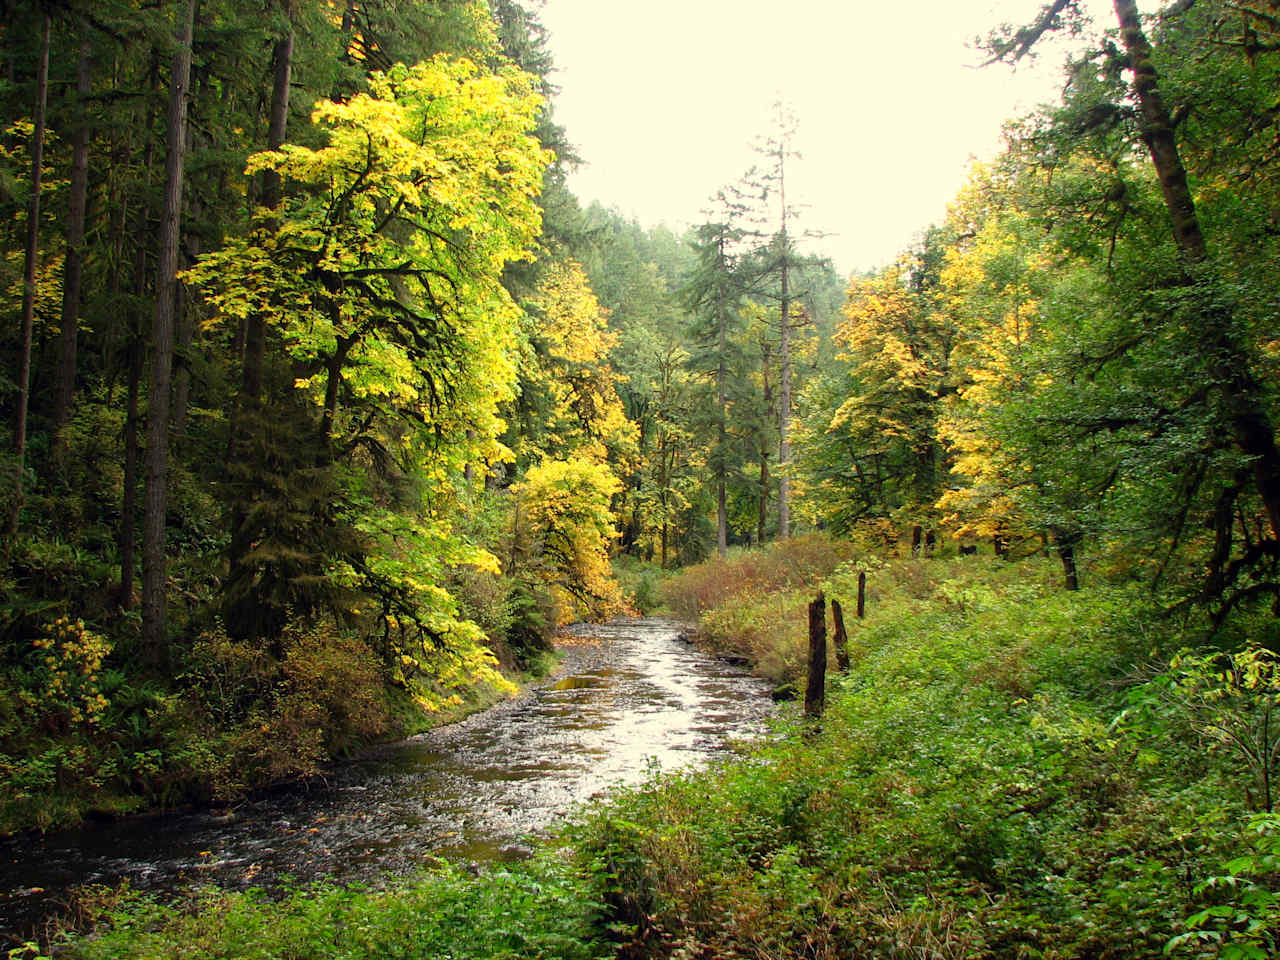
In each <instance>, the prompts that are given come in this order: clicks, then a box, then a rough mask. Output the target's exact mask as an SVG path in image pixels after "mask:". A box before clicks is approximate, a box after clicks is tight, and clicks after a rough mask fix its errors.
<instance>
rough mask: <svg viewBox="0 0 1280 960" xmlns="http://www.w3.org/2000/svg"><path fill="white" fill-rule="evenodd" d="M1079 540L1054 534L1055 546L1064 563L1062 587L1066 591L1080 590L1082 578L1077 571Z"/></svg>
mask: <svg viewBox="0 0 1280 960" xmlns="http://www.w3.org/2000/svg"><path fill="white" fill-rule="evenodd" d="M1077 542H1078V540H1077V539H1074V538H1071V537H1065V536H1060V535H1058V534H1054V545H1055V546H1056V548H1057V551H1058V558H1059V559H1060V560H1061V561H1062V586H1063V589H1064V590H1079V589H1080V577H1079V574H1078V573H1077V571H1076V543H1077Z"/></svg>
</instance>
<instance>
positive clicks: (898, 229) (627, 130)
mask: <svg viewBox="0 0 1280 960" xmlns="http://www.w3.org/2000/svg"><path fill="white" fill-rule="evenodd" d="M1040 4H1041V0H786V2H781V3H779V2H777V0H768V2H766V0H647V2H645V3H620V2H616V0H546V2H545V4H543V5H541V6H540V16H541V19H542V22H543V24H544V25H545V26H546V27H547V29H548V30H549V31H550V34H551V38H550V47H551V52H552V55H553V57H554V58H555V63H556V67H557V70H556V73H555V74H554V75H553V77H552V79H553V81H554V82H555V83H557V84H558V85H559V87H560V93H559V96H558V97H557V99H556V114H555V115H556V120H557V121H558V122H559V123H560V124H562V125H563V126H564V127H565V128H566V129H567V131H568V135H569V139H570V141H571V142H573V143H574V144H575V145H576V146H577V148H578V152H579V154H580V155H581V156H582V157H583V159H584V160H585V161H586V163H585V164H584V166H583V167H582V168H581V169H579V170H578V171H577V172H576V173H575V174H573V175H572V176H571V178H570V187H571V188H572V189H573V191H574V193H575V194H577V196H578V198H579V199H580V200H581V201H582V202H583V204H584V205H585V204H588V203H590V202H591V201H592V200H599V201H600V202H601V203H602V204H604V205H605V206H607V207H613V208H616V209H617V210H619V211H620V212H621V213H623V214H624V215H626V216H628V217H634V218H636V219H637V220H639V221H640V222H641V223H642V224H644V225H645V226H654V225H656V224H658V223H666V224H668V225H669V226H671V227H673V228H674V229H681V228H683V227H684V226H686V225H689V224H694V223H698V222H701V220H702V219H703V218H702V216H701V212H702V211H703V210H704V209H705V208H706V207H707V205H708V204H707V201H708V198H709V197H710V196H711V195H712V194H714V193H715V191H716V190H717V189H719V188H720V187H721V186H724V185H726V184H729V183H732V182H734V181H736V180H737V179H738V178H739V177H740V176H741V175H742V173H743V172H744V171H745V170H746V169H747V168H748V167H750V166H751V165H752V164H753V163H754V162H756V157H755V156H754V155H753V154H752V152H751V150H750V146H749V145H750V143H751V142H752V141H753V140H755V139H758V138H760V137H762V136H764V135H767V134H768V133H769V132H770V120H769V118H770V114H771V106H772V104H773V103H774V102H776V101H778V100H782V101H783V102H785V103H788V104H789V105H790V106H791V108H792V110H793V111H794V113H795V114H796V116H797V118H798V120H799V130H798V134H797V139H796V147H797V149H798V150H799V151H800V153H801V155H802V157H801V159H799V160H797V161H793V163H792V164H791V166H790V167H789V168H788V186H787V189H788V196H789V197H791V196H794V197H795V198H796V200H798V201H800V202H803V203H806V204H808V207H807V209H805V210H804V211H803V215H802V217H801V225H802V226H804V227H807V228H809V229H812V230H818V231H822V232H824V233H827V234H830V235H829V236H827V237H825V238H823V239H821V240H815V241H813V242H812V243H811V248H812V249H811V251H810V252H815V253H825V254H827V255H828V256H830V257H831V258H832V259H833V260H834V261H835V264H836V268H837V270H839V271H840V273H841V274H845V275H847V274H848V273H849V272H850V271H852V270H855V269H863V268H867V267H874V266H878V265H881V264H883V263H886V262H888V261H889V260H891V259H893V257H894V256H895V255H896V254H897V253H898V252H899V251H900V250H902V249H903V248H904V247H905V246H907V245H908V244H909V243H910V242H911V239H912V237H913V236H914V235H915V234H917V233H919V232H920V231H922V230H923V229H924V228H925V227H927V226H928V225H929V224H930V223H934V222H937V221H939V220H941V218H942V217H943V215H944V213H945V210H946V205H947V202H948V201H949V200H950V199H951V198H952V197H953V196H954V195H955V193H956V191H957V190H958V189H959V187H960V186H961V185H962V184H963V183H964V180H965V177H966V173H967V170H968V167H969V163H970V159H971V158H972V157H978V158H980V159H981V158H987V157H990V156H993V155H994V154H995V153H996V152H997V151H998V149H999V146H1000V130H1001V124H1002V123H1003V122H1004V121H1005V120H1008V119H1011V118H1013V117H1015V116H1017V115H1019V114H1021V113H1024V112H1026V111H1027V110H1028V109H1030V108H1031V107H1033V106H1035V105H1036V104H1037V103H1039V102H1043V101H1045V100H1052V99H1056V95H1057V90H1058V87H1059V84H1060V76H1061V70H1060V66H1059V64H1060V56H1058V57H1054V56H1045V57H1043V58H1042V59H1041V60H1040V61H1039V62H1037V63H1033V64H1024V65H1021V66H1019V67H1018V69H1017V70H1011V69H1010V68H1009V67H1006V66H1004V65H1000V64H997V65H993V66H990V67H986V68H983V69H975V65H976V64H977V63H979V62H980V61H981V59H982V58H981V54H980V53H979V52H978V51H977V50H975V49H973V48H972V46H971V45H970V41H972V39H973V38H974V37H975V36H978V35H985V34H986V33H987V32H988V31H989V30H990V29H991V28H992V27H994V26H995V25H997V24H998V23H1001V22H1005V21H1008V22H1016V23H1026V22H1029V21H1031V20H1033V19H1034V17H1035V14H1036V13H1037V12H1038V11H1039V9H1040ZM1089 5H1090V7H1091V8H1097V7H1099V6H1100V7H1101V9H1100V10H1098V13H1097V16H1098V20H1099V22H1100V23H1102V24H1105V25H1108V26H1109V25H1110V21H1109V19H1105V18H1106V17H1107V15H1108V14H1109V12H1110V3H1109V2H1106V0H1093V2H1091V3H1090V4H1089Z"/></svg>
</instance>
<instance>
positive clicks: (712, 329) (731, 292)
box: [684, 190, 746, 557]
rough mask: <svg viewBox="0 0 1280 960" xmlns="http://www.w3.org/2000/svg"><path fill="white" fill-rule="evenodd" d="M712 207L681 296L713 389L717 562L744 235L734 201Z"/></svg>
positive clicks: (736, 366)
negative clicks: (714, 217) (715, 217)
mask: <svg viewBox="0 0 1280 960" xmlns="http://www.w3.org/2000/svg"><path fill="white" fill-rule="evenodd" d="M716 207H717V211H716V212H717V213H718V214H719V215H720V216H719V219H718V220H716V221H712V222H707V223H704V224H702V225H701V226H700V227H698V228H697V231H696V234H695V236H696V239H695V241H694V245H693V249H694V254H695V256H696V257H697V268H696V270H695V271H694V273H693V274H692V275H691V277H690V278H689V280H688V281H687V285H686V287H685V290H684V296H685V300H686V302H687V303H688V305H689V308H690V310H691V311H692V312H693V315H694V318H695V320H694V324H693V326H692V328H691V331H690V332H691V334H692V336H693V338H694V342H695V344H696V345H697V347H698V348H699V351H698V353H697V354H695V355H694V357H693V362H694V364H695V368H701V369H703V370H705V371H706V373H707V374H708V375H709V376H710V377H711V378H712V379H713V382H714V384H715V406H714V408H713V409H714V416H713V418H712V427H713V430H714V437H715V439H714V441H713V442H712V446H711V450H710V455H709V457H708V466H709V467H710V468H711V471H712V475H713V476H714V477H715V481H716V550H717V552H718V553H719V555H720V556H721V557H723V556H725V554H726V553H727V551H728V542H729V514H728V482H729V474H730V469H731V463H732V461H733V451H732V450H731V448H730V444H729V390H730V388H729V377H730V372H731V371H732V370H739V371H740V370H741V366H742V365H741V357H740V354H738V352H737V351H736V350H735V346H736V345H735V342H734V336H733V335H734V333H735V332H736V331H735V327H740V326H741V315H740V313H739V310H740V308H741V301H742V298H743V295H744V293H745V289H744V284H743V277H742V275H741V271H740V263H739V260H740V257H741V251H740V250H739V249H738V247H739V245H740V243H741V241H742V240H743V238H744V237H745V235H746V233H745V231H744V230H743V229H742V228H740V227H738V226H737V225H736V223H735V221H736V220H738V219H739V218H740V217H741V215H742V213H743V207H742V204H741V201H740V200H738V199H737V198H734V197H732V196H731V195H730V194H729V193H728V192H727V191H725V190H721V191H720V192H719V193H718V194H717V195H716Z"/></svg>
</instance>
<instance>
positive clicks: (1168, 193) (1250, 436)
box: [1113, 0, 1280, 537]
mask: <svg viewBox="0 0 1280 960" xmlns="http://www.w3.org/2000/svg"><path fill="white" fill-rule="evenodd" d="M1113 6H1114V7H1115V12H1116V18H1117V19H1118V20H1119V23H1120V31H1121V37H1122V39H1123V42H1124V46H1125V50H1126V52H1127V53H1128V55H1129V66H1130V68H1131V69H1132V71H1133V92H1134V96H1135V97H1136V98H1137V101H1138V113H1139V118H1140V121H1141V131H1142V137H1143V139H1144V140H1145V141H1146V144H1147V149H1148V150H1149V152H1150V154H1151V162H1152V163H1153V164H1154V166H1155V169H1156V175H1157V177H1158V179H1159V180H1160V190H1161V192H1162V194H1163V196H1164V204H1165V208H1166V209H1167V210H1168V213H1169V219H1170V225H1171V227H1172V229H1173V239H1174V242H1175V243H1176V244H1177V247H1178V252H1179V254H1180V255H1181V258H1182V261H1183V265H1184V266H1185V267H1186V268H1187V270H1188V274H1189V276H1188V279H1189V280H1191V281H1193V282H1194V281H1196V280H1199V279H1201V277H1200V276H1198V275H1197V274H1200V273H1202V268H1204V267H1206V266H1207V262H1208V250H1207V247H1206V245H1205V238H1204V233H1203V231H1202V230H1201V228H1200V219H1199V217H1198V215H1197V213H1196V206H1195V200H1194V198H1193V197H1192V195H1191V189H1190V187H1189V186H1188V185H1187V173H1186V169H1185V167H1184V166H1183V164H1182V156H1181V154H1180V153H1179V151H1178V143H1177V139H1176V137H1175V136H1174V125H1173V118H1172V116H1171V115H1170V113H1169V109H1168V106H1167V105H1166V104H1165V102H1164V97H1163V95H1162V94H1161V92H1160V78H1159V75H1158V74H1157V72H1156V68H1155V63H1154V61H1153V59H1152V51H1151V44H1150V43H1149V42H1148V40H1147V37H1146V34H1145V33H1144V32H1143V30H1142V19H1141V16H1140V15H1139V13H1138V5H1137V3H1136V2H1135V0H1113ZM1210 296H1212V294H1211V295H1210ZM1208 299H1209V298H1206V300H1208ZM1199 319H1200V327H1199V329H1198V330H1197V331H1196V333H1197V335H1198V338H1199V340H1200V343H1201V346H1202V349H1203V350H1204V352H1205V355H1206V356H1209V357H1215V358H1217V359H1216V360H1215V362H1214V364H1213V372H1214V374H1215V377H1214V379H1215V380H1216V381H1217V383H1218V385H1219V388H1220V389H1221V390H1222V392H1223V393H1224V395H1225V396H1226V398H1227V409H1228V411H1229V415H1230V417H1231V428H1232V434H1233V437H1234V439H1235V442H1236V444H1237V445H1238V446H1239V447H1240V449H1241V451H1242V452H1243V453H1244V454H1245V455H1246V456H1248V457H1249V458H1250V460H1251V461H1252V465H1253V477H1254V486H1255V488H1256V489H1257V492H1258V495H1259V497H1261V499H1262V502H1263V504H1264V506H1265V507H1266V510H1267V516H1268V517H1269V519H1270V521H1271V532H1272V535H1273V536H1276V537H1280V450H1277V447H1276V436H1275V427H1274V425H1273V424H1272V423H1271V419H1270V417H1269V416H1268V414H1267V411H1266V408H1265V407H1264V406H1263V404H1262V387H1261V385H1260V384H1259V383H1258V381H1257V379H1256V378H1255V377H1254V375H1253V373H1252V371H1251V369H1250V363H1249V356H1248V352H1247V351H1246V350H1245V349H1244V348H1243V347H1242V345H1241V344H1240V343H1239V342H1238V341H1237V339H1236V337H1235V336H1234V334H1233V333H1232V331H1231V313H1230V310H1229V308H1227V307H1224V306H1223V305H1222V304H1221V302H1220V301H1219V300H1218V299H1216V298H1215V299H1213V300H1212V302H1207V303H1206V306H1205V309H1204V310H1203V311H1202V313H1201V317H1200V318H1199Z"/></svg>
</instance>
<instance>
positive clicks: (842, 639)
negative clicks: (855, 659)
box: [831, 600, 850, 673]
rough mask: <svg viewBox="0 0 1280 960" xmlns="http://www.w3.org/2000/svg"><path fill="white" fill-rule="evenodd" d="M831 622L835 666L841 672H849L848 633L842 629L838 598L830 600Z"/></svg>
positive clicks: (842, 619)
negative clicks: (833, 631)
mask: <svg viewBox="0 0 1280 960" xmlns="http://www.w3.org/2000/svg"><path fill="white" fill-rule="evenodd" d="M831 622H832V624H833V625H834V626H835V631H836V635H835V645H836V666H837V667H839V668H840V672H841V673H848V672H849V667H850V663H849V634H848V633H846V632H845V629H844V610H842V609H841V608H840V601H839V600H832V601H831Z"/></svg>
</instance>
